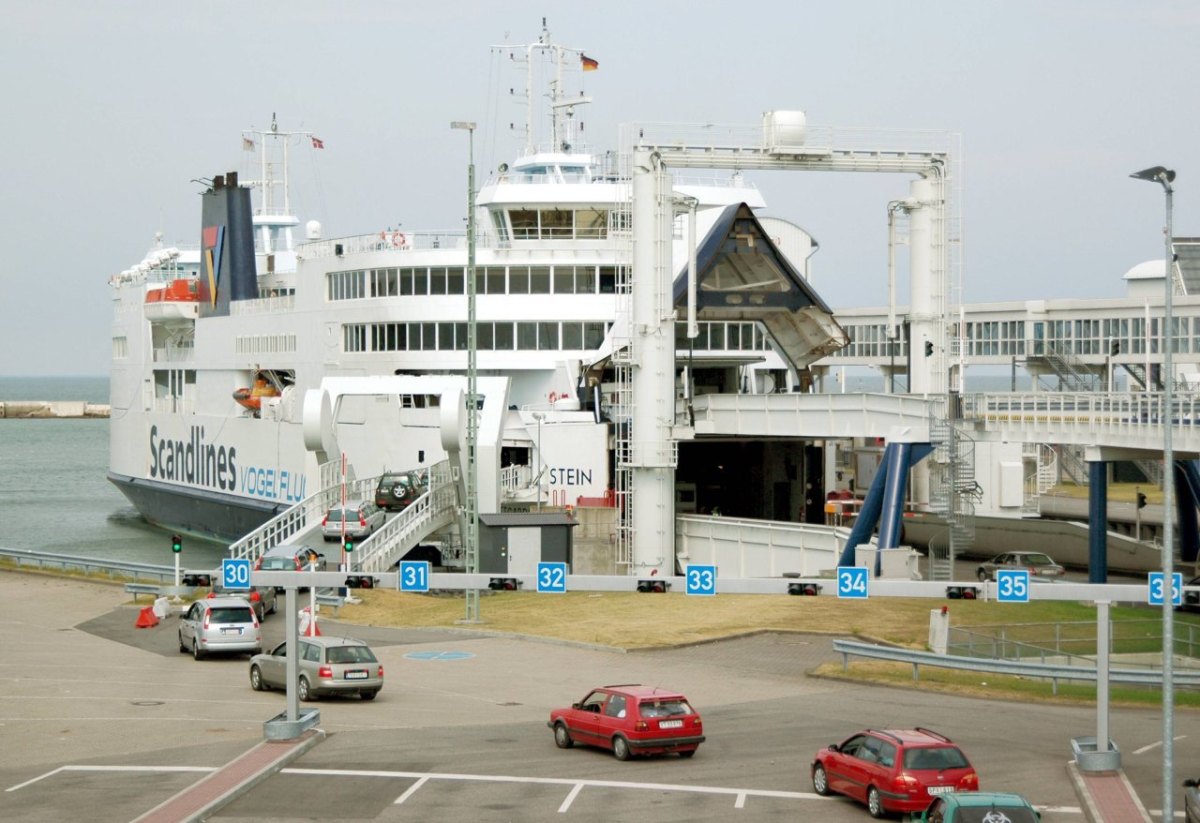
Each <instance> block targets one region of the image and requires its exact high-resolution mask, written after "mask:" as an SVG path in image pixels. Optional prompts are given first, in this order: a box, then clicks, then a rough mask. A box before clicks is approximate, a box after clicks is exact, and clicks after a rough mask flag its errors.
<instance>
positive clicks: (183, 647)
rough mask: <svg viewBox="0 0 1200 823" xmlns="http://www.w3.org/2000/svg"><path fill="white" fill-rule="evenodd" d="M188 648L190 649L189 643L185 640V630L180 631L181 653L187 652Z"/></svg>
mask: <svg viewBox="0 0 1200 823" xmlns="http://www.w3.org/2000/svg"><path fill="white" fill-rule="evenodd" d="M187 650H188V647H187V644H186V643H184V642H183V632H180V633H179V653H180V654H187Z"/></svg>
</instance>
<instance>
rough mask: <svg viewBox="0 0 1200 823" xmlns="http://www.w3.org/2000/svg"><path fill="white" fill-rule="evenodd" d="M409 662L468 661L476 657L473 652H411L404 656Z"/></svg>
mask: <svg viewBox="0 0 1200 823" xmlns="http://www.w3.org/2000/svg"><path fill="white" fill-rule="evenodd" d="M404 656H405V657H406V658H407V659H409V660H434V661H437V660H467V659H468V658H471V657H474V656H475V655H474V653H473V652H456V651H427V652H409V653H408V654H406V655H404Z"/></svg>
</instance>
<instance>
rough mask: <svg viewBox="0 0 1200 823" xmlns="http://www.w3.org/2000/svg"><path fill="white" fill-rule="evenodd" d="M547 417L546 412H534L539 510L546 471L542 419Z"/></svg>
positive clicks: (539, 509) (539, 508)
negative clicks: (543, 457)
mask: <svg viewBox="0 0 1200 823" xmlns="http://www.w3.org/2000/svg"><path fill="white" fill-rule="evenodd" d="M545 417H546V413H545V412H534V413H533V419H534V420H536V421H537V462H538V464H537V470H538V473H537V479H538V499H537V510H538V511H541V510H542V473H543V472H544V471H545V463H544V462H543V461H542V420H544V419H545Z"/></svg>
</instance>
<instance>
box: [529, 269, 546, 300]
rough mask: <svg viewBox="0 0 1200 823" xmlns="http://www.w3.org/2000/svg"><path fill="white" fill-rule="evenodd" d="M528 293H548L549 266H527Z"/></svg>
mask: <svg viewBox="0 0 1200 823" xmlns="http://www.w3.org/2000/svg"><path fill="white" fill-rule="evenodd" d="M529 293H530V294H549V293H550V267H549V266H530V267H529Z"/></svg>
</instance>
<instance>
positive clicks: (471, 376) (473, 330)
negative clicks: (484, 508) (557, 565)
mask: <svg viewBox="0 0 1200 823" xmlns="http://www.w3.org/2000/svg"><path fill="white" fill-rule="evenodd" d="M450 128H452V129H465V130H466V132H467V146H468V151H469V155H468V159H469V162H468V164H467V512H466V520H467V541H466V542H467V572H468V573H469V574H478V573H479V460H478V454H477V453H476V450H477V447H478V444H479V400H478V397H479V395H478V377H479V374H478V367H477V364H476V359H477V356H478V354H479V340H478V337H477V332H478V329H477V327H476V323H475V123H474V122H473V121H465V120H455V121H454V122H452V123H451V124H450ZM465 598H466V617H465V618H464V622H467V623H478V622H479V591H478V590H477V589H467V590H466V593H465Z"/></svg>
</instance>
